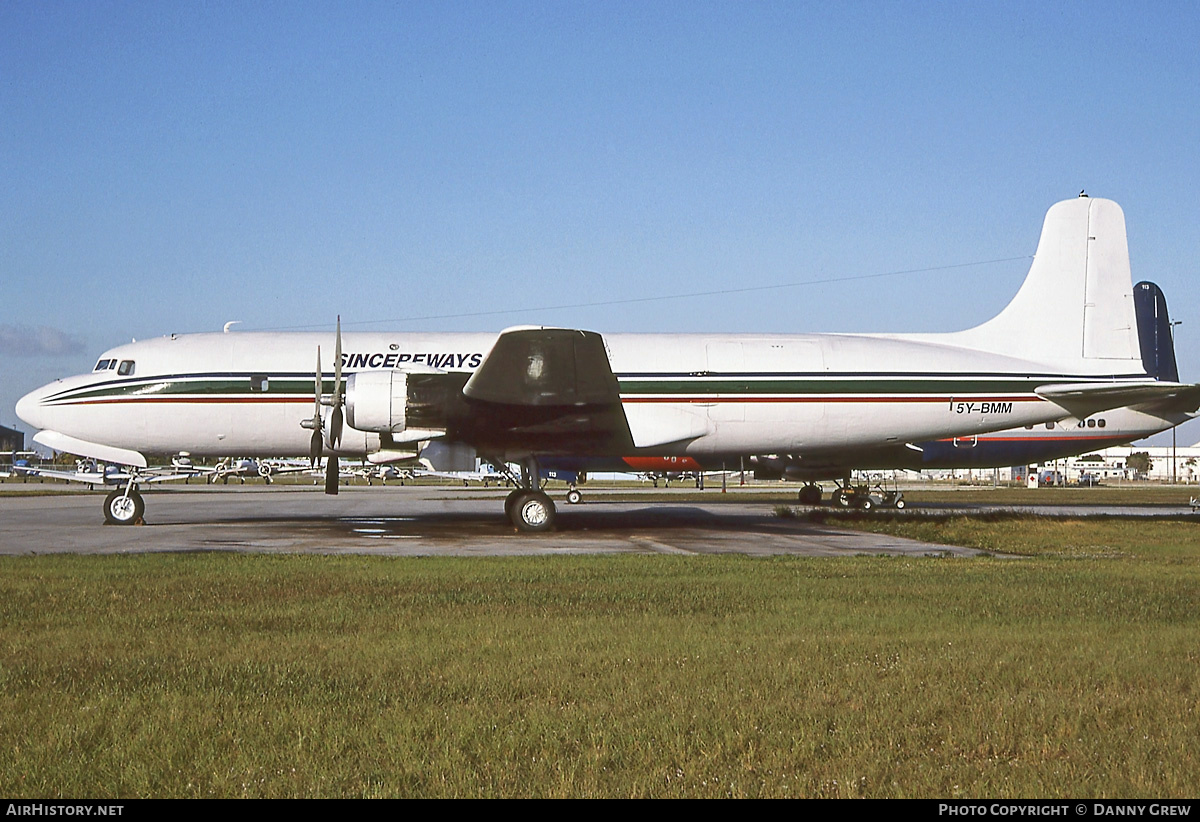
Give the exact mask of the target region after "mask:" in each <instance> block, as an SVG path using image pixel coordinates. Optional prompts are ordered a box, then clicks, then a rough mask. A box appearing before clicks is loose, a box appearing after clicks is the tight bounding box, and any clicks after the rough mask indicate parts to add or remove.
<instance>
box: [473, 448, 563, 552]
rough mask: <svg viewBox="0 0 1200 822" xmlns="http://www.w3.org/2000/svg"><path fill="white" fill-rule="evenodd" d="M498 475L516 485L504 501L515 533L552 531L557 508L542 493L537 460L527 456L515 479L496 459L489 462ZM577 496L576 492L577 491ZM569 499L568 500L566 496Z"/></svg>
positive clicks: (511, 472)
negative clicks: (505, 477) (516, 531)
mask: <svg viewBox="0 0 1200 822" xmlns="http://www.w3.org/2000/svg"><path fill="white" fill-rule="evenodd" d="M489 462H491V463H492V465H493V466H495V468H496V470H497V471H498V472H499V473H502V474H504V475H505V476H507V477H508V478H509V479H510V480H511V481H512V482H513V484H515V485H516V486H517V488H516V490H514V491H512V492H511V493H510V494H509V495H508V496H507V497H505V499H504V514H505V516H506V517H508V521H509V522H511V523H512V524H513V525H514V526H515V527H516V529H517V530H518V531H527V532H530V533H536V532H539V531H549V530H551V529H552V528H554V521H555V518H556V517H557V515H558V509H556V508H555V507H554V500H552V499H550V497H549V495H547V494H546V492H545V491H543V490H542V475H541V471H540V470H539V468H538V464H537V460H536V459H534V458H532V457H529V458H528V459H525V460H524V461H522V462H521V474H520V476H517V475H516V473H515V472H514V471H512V469H510V468H509V467H508V465H507V464H506V463H504V462H501V461H499V460H489ZM576 493H578V492H576ZM568 499H569V497H568Z"/></svg>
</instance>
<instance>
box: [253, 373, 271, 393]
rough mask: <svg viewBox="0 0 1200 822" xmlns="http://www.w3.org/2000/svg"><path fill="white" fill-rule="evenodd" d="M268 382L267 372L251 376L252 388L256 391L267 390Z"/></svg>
mask: <svg viewBox="0 0 1200 822" xmlns="http://www.w3.org/2000/svg"><path fill="white" fill-rule="evenodd" d="M268 382H269V380H268V379H267V375H266V374H255V375H253V376H252V377H250V390H251V391H255V392H261V391H266V390H267V384H268Z"/></svg>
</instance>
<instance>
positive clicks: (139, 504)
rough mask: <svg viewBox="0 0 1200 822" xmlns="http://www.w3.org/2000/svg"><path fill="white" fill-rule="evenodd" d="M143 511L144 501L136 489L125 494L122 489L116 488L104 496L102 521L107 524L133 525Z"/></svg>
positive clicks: (144, 508)
mask: <svg viewBox="0 0 1200 822" xmlns="http://www.w3.org/2000/svg"><path fill="white" fill-rule="evenodd" d="M145 513H146V501H145V500H144V499H142V495H141V494H139V493H138V492H137V491H131V492H129V496H125V492H124V491H122V490H117V491H113V492H112V493H111V494H109V495H108V496H107V497H105V498H104V521H105V522H107V523H108V524H109V525H133V524H134V523H136V522H139V521H141V519H142V515H143V514H145Z"/></svg>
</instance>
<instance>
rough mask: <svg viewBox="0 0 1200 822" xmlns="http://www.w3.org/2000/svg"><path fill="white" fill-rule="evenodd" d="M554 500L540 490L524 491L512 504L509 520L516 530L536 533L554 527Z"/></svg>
mask: <svg viewBox="0 0 1200 822" xmlns="http://www.w3.org/2000/svg"><path fill="white" fill-rule="evenodd" d="M556 513H557V511H556V510H555V508H554V501H553V500H552V499H550V497H548V496H546V495H545V494H544V493H542V492H541V491H525V492H524V493H522V494H521V495H520V496H519V497H517V499H516V501H515V502H514V503H513V506H512V514H511V520H512V524H513V525H515V526H516V527H517V530H518V531H527V532H530V533H537V532H540V531H549V530H551V529H552V528H553V527H554V518H555V514H556Z"/></svg>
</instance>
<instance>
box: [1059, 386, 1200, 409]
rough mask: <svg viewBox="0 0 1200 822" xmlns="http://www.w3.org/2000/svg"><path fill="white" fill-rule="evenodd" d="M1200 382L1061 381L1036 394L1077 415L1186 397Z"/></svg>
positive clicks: (1183, 399)
mask: <svg viewBox="0 0 1200 822" xmlns="http://www.w3.org/2000/svg"><path fill="white" fill-rule="evenodd" d="M1198 390H1200V386H1197V385H1193V384H1190V383H1178V382H1162V381H1158V380H1155V381H1149V380H1147V381H1145V382H1123V383H1094V382H1091V383H1065V384H1061V385H1043V386H1042V387H1041V388H1039V389H1037V391H1036V393H1037V395H1038V396H1039V397H1041V398H1042V399H1045V400H1049V401H1050V402H1053V403H1055V404H1057V405H1061V406H1062V407H1063V408H1066V409H1067V410H1068V411H1070V412H1071V413H1072V414H1074V415H1075V416H1077V417H1085V416H1087V415H1088V414H1095V413H1096V412H1098V411H1107V410H1108V409H1110V408H1121V407H1124V406H1126V405H1141V404H1144V403H1153V402H1168V401H1174V400H1180V401H1188V400H1186V399H1185V398H1190V397H1193V396H1195V395H1196V392H1197V391H1198Z"/></svg>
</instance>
